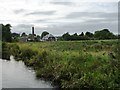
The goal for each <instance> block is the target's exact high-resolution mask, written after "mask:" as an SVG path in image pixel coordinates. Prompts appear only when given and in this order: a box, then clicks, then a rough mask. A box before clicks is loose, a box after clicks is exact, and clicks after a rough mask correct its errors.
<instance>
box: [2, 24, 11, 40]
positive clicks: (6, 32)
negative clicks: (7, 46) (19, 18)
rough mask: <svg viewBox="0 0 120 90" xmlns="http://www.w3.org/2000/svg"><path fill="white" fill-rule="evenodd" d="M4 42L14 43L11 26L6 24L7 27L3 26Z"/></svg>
mask: <svg viewBox="0 0 120 90" xmlns="http://www.w3.org/2000/svg"><path fill="white" fill-rule="evenodd" d="M2 41H5V42H11V41H12V35H11V25H10V24H6V25H3V24H2Z"/></svg>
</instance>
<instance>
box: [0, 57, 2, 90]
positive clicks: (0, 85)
mask: <svg viewBox="0 0 120 90" xmlns="http://www.w3.org/2000/svg"><path fill="white" fill-rule="evenodd" d="M1 88H2V60H1V59H0V90H1Z"/></svg>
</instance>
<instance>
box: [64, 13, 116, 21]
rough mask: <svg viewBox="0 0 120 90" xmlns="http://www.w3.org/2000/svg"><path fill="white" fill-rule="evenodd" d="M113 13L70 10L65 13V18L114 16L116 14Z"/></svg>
mask: <svg viewBox="0 0 120 90" xmlns="http://www.w3.org/2000/svg"><path fill="white" fill-rule="evenodd" d="M117 14H118V13H117V12H115V13H104V12H72V13H70V14H69V15H67V16H66V17H65V18H70V19H75V18H82V17H91V18H93V17H94V18H115V17H116V16H117Z"/></svg>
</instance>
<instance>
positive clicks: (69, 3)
mask: <svg viewBox="0 0 120 90" xmlns="http://www.w3.org/2000/svg"><path fill="white" fill-rule="evenodd" d="M51 3H52V4H55V5H73V4H74V3H73V2H51Z"/></svg>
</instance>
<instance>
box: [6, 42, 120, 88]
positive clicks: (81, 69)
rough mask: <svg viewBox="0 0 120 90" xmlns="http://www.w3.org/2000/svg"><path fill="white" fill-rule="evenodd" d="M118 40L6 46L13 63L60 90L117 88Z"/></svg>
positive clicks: (119, 72)
mask: <svg viewBox="0 0 120 90" xmlns="http://www.w3.org/2000/svg"><path fill="white" fill-rule="evenodd" d="M117 46H119V42H118V41H117V40H101V41H100V40H93V41H92V40H91V41H90V40H89V41H57V42H39V43H33V42H32V43H30V42H29V43H9V44H7V45H6V47H7V48H8V49H9V51H10V53H11V54H12V55H14V56H15V58H16V60H22V61H23V62H24V63H25V64H26V65H27V66H30V67H33V68H34V69H35V72H36V76H37V77H38V78H44V79H46V80H50V81H52V83H53V84H54V85H58V86H59V87H61V88H120V68H119V67H120V66H119V65H120V60H119V52H118V51H119V49H118V47H117Z"/></svg>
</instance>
